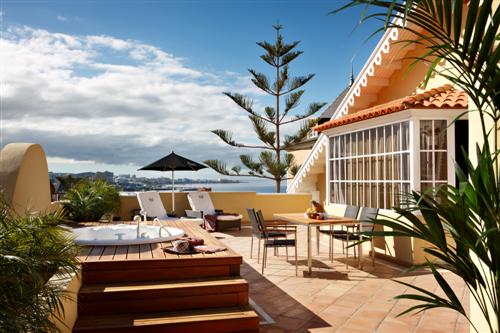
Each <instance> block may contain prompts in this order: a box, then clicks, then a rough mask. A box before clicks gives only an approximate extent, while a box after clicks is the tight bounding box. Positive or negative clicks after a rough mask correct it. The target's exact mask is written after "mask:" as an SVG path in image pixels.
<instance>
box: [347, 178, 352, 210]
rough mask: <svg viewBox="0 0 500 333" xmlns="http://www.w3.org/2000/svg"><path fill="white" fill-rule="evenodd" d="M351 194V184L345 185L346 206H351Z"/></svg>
mask: <svg viewBox="0 0 500 333" xmlns="http://www.w3.org/2000/svg"><path fill="white" fill-rule="evenodd" d="M351 193H352V186H351V183H347V190H346V204H348V205H351Z"/></svg>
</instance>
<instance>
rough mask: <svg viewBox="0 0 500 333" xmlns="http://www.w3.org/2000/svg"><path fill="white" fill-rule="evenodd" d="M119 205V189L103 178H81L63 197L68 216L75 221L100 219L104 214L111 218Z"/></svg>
mask: <svg viewBox="0 0 500 333" xmlns="http://www.w3.org/2000/svg"><path fill="white" fill-rule="evenodd" d="M119 205H120V195H119V194H118V190H117V189H116V187H115V186H114V185H112V184H110V183H108V182H106V181H104V180H102V179H96V180H93V181H91V180H86V179H84V180H81V181H80V182H78V183H77V184H76V185H75V186H74V187H72V188H70V189H69V190H68V191H67V192H66V194H65V195H64V197H63V207H64V211H65V213H66V216H67V218H68V219H70V220H72V221H75V222H86V221H99V220H100V219H101V218H102V217H103V216H107V217H108V219H109V220H111V219H112V215H113V214H114V213H115V212H116V211H117V209H118V207H119ZM109 216H111V218H110V217H109Z"/></svg>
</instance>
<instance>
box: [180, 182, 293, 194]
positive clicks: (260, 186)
mask: <svg viewBox="0 0 500 333" xmlns="http://www.w3.org/2000/svg"><path fill="white" fill-rule="evenodd" d="M176 187H177V186H176ZM182 187H183V188H199V187H210V188H211V189H212V191H214V192H257V193H275V192H276V186H275V185H274V184H273V183H267V182H266V183H264V182H248V183H243V182H242V183H212V184H210V183H208V184H205V183H204V184H182ZM281 193H286V181H285V182H283V183H282V185H281Z"/></svg>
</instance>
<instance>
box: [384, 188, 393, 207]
mask: <svg viewBox="0 0 500 333" xmlns="http://www.w3.org/2000/svg"><path fill="white" fill-rule="evenodd" d="M385 190H386V193H385V208H386V209H390V208H392V206H393V204H392V184H385Z"/></svg>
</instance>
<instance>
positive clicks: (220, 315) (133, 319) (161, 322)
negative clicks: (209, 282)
mask: <svg viewBox="0 0 500 333" xmlns="http://www.w3.org/2000/svg"><path fill="white" fill-rule="evenodd" d="M258 331H259V317H258V315H257V314H256V313H255V312H254V311H252V310H251V309H250V308H249V307H231V308H216V309H207V310H194V311H176V312H155V313H146V314H145V313H140V314H122V315H106V316H80V317H79V318H78V320H77V322H76V324H75V326H74V327H73V332H86V333H104V332H123V333H127V332H145V333H149V332H169V333H186V332H204V333H210V332H219V333H224V332H258Z"/></svg>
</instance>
